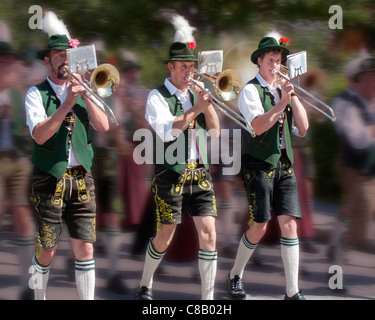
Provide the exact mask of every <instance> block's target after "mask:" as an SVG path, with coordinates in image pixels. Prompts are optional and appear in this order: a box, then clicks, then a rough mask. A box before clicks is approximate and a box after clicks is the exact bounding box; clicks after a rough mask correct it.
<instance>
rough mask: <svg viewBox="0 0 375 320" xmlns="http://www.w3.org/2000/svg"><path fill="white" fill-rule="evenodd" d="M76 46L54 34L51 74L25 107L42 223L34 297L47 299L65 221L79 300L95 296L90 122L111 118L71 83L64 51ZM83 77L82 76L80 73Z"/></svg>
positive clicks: (101, 127) (105, 124) (42, 55)
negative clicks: (48, 283)
mask: <svg viewBox="0 0 375 320" xmlns="http://www.w3.org/2000/svg"><path fill="white" fill-rule="evenodd" d="M76 45H77V41H74V40H69V39H68V37H67V36H66V35H65V34H56V35H52V36H51V37H50V39H49V42H48V45H47V47H46V49H44V50H41V51H39V52H38V54H37V56H38V58H39V59H41V60H43V61H44V62H45V63H46V65H47V67H48V69H49V76H48V77H47V79H46V80H45V81H44V82H42V83H41V84H39V85H37V86H33V87H31V88H30V89H29V91H28V93H27V96H26V101H25V106H26V117H27V124H28V126H29V129H30V133H31V136H32V138H33V139H34V146H33V148H34V149H33V154H32V163H33V165H34V169H33V173H32V189H31V203H32V206H33V208H34V211H35V213H36V217H37V221H38V230H37V245H38V249H37V253H36V255H35V256H34V258H33V261H32V266H31V270H32V272H33V274H32V278H33V280H35V281H34V283H35V288H34V289H35V290H34V293H35V299H45V298H46V286H47V281H48V276H49V270H50V265H51V262H52V259H53V257H54V255H55V253H56V249H57V244H58V240H59V236H60V234H61V230H62V221H63V220H64V221H65V223H66V226H67V229H68V232H69V235H70V237H71V243H72V248H73V252H74V256H75V259H76V260H75V275H76V284H77V289H78V293H79V297H80V299H93V298H94V288H95V261H94V257H93V243H94V242H95V238H96V234H95V215H96V204H95V189H94V181H93V177H92V174H91V171H90V168H91V165H92V160H93V149H92V146H91V137H90V125H93V127H94V128H95V129H96V130H97V131H99V132H106V131H108V130H109V120H108V118H107V117H106V116H105V115H104V114H103V112H102V111H100V110H99V108H98V107H97V106H96V105H95V104H94V103H93V102H91V100H90V99H87V96H88V95H90V94H91V93H89V92H87V91H86V89H85V88H84V87H83V86H82V85H81V84H79V83H78V82H75V81H73V82H71V81H70V80H71V79H70V77H69V74H68V73H67V71H66V70H65V69H64V68H65V67H68V61H67V55H66V50H67V49H70V48H72V47H74V46H76ZM77 76H79V75H77Z"/></svg>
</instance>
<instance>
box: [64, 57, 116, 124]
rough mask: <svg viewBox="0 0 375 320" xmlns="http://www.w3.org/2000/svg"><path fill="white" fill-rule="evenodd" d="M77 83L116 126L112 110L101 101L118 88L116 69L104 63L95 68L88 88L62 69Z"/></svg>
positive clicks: (72, 74) (66, 69)
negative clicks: (88, 93)
mask: <svg viewBox="0 0 375 320" xmlns="http://www.w3.org/2000/svg"><path fill="white" fill-rule="evenodd" d="M64 70H65V71H67V72H68V73H69V75H70V76H72V77H73V78H74V79H75V80H76V81H77V82H79V83H80V84H81V85H82V86H83V87H84V88H85V89H86V90H87V91H88V92H90V95H88V96H87V98H88V99H90V100H91V101H92V102H93V103H94V104H95V105H96V106H97V107H98V108H99V109H100V110H101V111H102V112H103V113H104V114H105V115H106V116H107V117H108V118H109V119H110V120H111V121H112V122H113V123H114V124H115V125H118V122H117V119H116V117H115V115H114V113H113V111H112V109H111V108H110V107H109V106H108V105H107V104H106V103H105V102H104V101H103V100H102V99H101V98H106V97H109V96H110V95H111V94H112V93H113V92H114V91H115V90H116V89H117V87H118V86H119V83H120V74H119V72H118V71H117V69H116V68H115V67H114V66H113V65H111V64H109V63H104V64H101V65H99V66H98V67H97V68H95V70H94V72H93V73H92V74H91V77H90V86H91V88H90V86H88V85H87V84H86V83H85V82H83V81H81V80H80V79H78V77H77V76H76V75H74V73H72V72H70V70H69V69H68V68H64Z"/></svg>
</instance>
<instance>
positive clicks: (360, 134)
mask: <svg viewBox="0 0 375 320" xmlns="http://www.w3.org/2000/svg"><path fill="white" fill-rule="evenodd" d="M347 92H348V94H349V95H351V96H352V97H353V98H354V97H357V98H358V99H359V100H361V101H362V103H363V105H364V106H365V107H366V108H367V109H368V110H367V111H368V112H369V114H372V116H373V117H375V113H374V111H372V109H371V106H370V105H369V103H368V102H367V101H365V100H364V99H363V98H362V97H361V96H360V95H359V94H357V93H356V92H354V91H351V90H349V89H347ZM332 108H333V110H334V112H335V115H336V119H337V121H336V123H335V124H336V128H337V132H338V133H339V134H342V135H344V136H345V137H346V138H347V139H348V142H349V143H350V145H351V146H353V147H354V148H356V149H366V148H369V147H370V146H371V145H372V144H374V143H375V139H374V137H373V136H372V130H373V129H372V126H371V125H368V124H366V123H364V121H363V117H362V114H361V111H360V109H359V108H358V107H357V106H356V105H355V104H353V102H351V101H348V100H345V99H342V98H341V97H338V98H336V99H335V100H334V101H333V102H332Z"/></svg>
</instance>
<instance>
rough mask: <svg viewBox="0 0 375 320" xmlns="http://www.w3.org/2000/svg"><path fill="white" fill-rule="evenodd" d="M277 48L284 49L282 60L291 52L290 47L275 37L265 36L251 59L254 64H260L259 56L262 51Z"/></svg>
mask: <svg viewBox="0 0 375 320" xmlns="http://www.w3.org/2000/svg"><path fill="white" fill-rule="evenodd" d="M276 49H280V50H282V60H285V59H286V56H287V55H288V54H289V49H288V48H287V47H286V46H284V45H281V44H279V43H278V42H277V40H276V39H275V38H273V37H265V38H263V39H262V40H260V42H259V45H258V49H257V50H255V51H254V52H253V53H252V55H251V61H252V62H253V63H254V64H258V57H259V56H260V55H261V54H262V53H264V52H268V51H272V50H276Z"/></svg>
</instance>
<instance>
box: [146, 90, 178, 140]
mask: <svg viewBox="0 0 375 320" xmlns="http://www.w3.org/2000/svg"><path fill="white" fill-rule="evenodd" d="M145 118H146V120H147V122H148V123H149V124H150V125H151V127H152V128H153V129H154V130H155V132H156V134H157V135H158V136H159V137H160V139H161V140H162V141H163V142H169V141H173V140H175V137H174V136H172V133H171V131H172V127H173V121H174V119H175V118H176V117H175V116H173V115H172V113H171V112H170V109H169V106H168V103H167V102H166V101H165V99H164V98H163V96H162V95H161V94H160V92H159V91H158V90H157V89H154V90H152V91H151V92H150V94H149V95H148V98H147V103H146V113H145Z"/></svg>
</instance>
